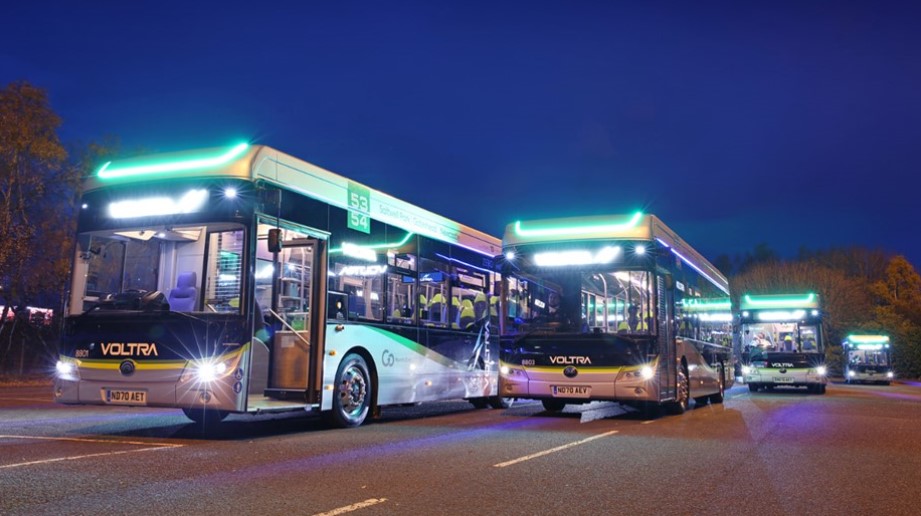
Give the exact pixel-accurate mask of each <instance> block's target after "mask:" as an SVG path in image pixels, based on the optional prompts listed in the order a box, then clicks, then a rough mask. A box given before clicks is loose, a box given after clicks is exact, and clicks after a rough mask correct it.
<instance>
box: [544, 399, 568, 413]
mask: <svg viewBox="0 0 921 516" xmlns="http://www.w3.org/2000/svg"><path fill="white" fill-rule="evenodd" d="M540 403H541V405H543V406H544V410H546V411H548V412H561V411H562V410H563V409H564V408H566V403H564V402H562V401H560V400H540Z"/></svg>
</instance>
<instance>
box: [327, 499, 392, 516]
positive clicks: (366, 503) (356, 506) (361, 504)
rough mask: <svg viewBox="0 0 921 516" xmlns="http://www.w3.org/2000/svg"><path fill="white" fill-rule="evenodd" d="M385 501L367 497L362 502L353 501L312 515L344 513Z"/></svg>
mask: <svg viewBox="0 0 921 516" xmlns="http://www.w3.org/2000/svg"><path fill="white" fill-rule="evenodd" d="M386 501H387V499H386V498H369V499H367V500H365V501H363V502H358V503H353V504H352V505H346V506H345V507H339V508H338V509H333V510H331V511H328V512H320V513H317V514H314V515H313V516H335V515H336V514H345V513H347V512H352V511H357V510H358V509H364V508H365V507H371V506H372V505H377V504H379V503H384V502H386Z"/></svg>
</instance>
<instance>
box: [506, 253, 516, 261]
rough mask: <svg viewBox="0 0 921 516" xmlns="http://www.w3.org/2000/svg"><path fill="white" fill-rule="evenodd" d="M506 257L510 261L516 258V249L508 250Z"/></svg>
mask: <svg viewBox="0 0 921 516" xmlns="http://www.w3.org/2000/svg"><path fill="white" fill-rule="evenodd" d="M505 259H506V260H508V261H512V260H514V259H515V251H506V252H505Z"/></svg>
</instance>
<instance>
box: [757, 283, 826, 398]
mask: <svg viewBox="0 0 921 516" xmlns="http://www.w3.org/2000/svg"><path fill="white" fill-rule="evenodd" d="M739 329H740V341H741V344H742V346H743V351H742V359H743V366H742V373H743V377H744V379H745V383H747V384H748V388H749V390H750V391H752V392H756V391H759V390H766V391H770V390H773V389H774V388H776V387H806V388H807V389H808V390H809V391H810V392H813V393H816V394H824V393H825V385H826V384H827V383H828V377H827V374H828V371H827V369H826V366H825V338H824V334H823V331H822V309H821V306H820V305H819V296H818V295H817V294H815V293H807V294H786V295H755V294H743V295H742V297H741V301H740V303H739Z"/></svg>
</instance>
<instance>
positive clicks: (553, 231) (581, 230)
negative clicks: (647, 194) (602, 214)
mask: <svg viewBox="0 0 921 516" xmlns="http://www.w3.org/2000/svg"><path fill="white" fill-rule="evenodd" d="M641 218H643V213H642V212H639V211H638V212H636V213H635V214H633V217H632V218H631V219H630V220H628V221H627V222H622V223H620V224H595V225H590V226H579V225H577V226H557V227H546V228H531V229H525V228H523V227H521V221H520V220H519V221H516V222H515V233H516V234H517V235H518V236H522V237H529V236H530V237H537V236H558V235H587V234H591V233H613V232H618V231H624V230H626V229H630V228H633V227H636V225H637V224H638V223H639V222H640V219H641Z"/></svg>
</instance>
